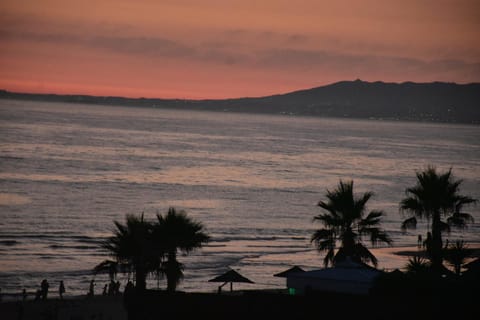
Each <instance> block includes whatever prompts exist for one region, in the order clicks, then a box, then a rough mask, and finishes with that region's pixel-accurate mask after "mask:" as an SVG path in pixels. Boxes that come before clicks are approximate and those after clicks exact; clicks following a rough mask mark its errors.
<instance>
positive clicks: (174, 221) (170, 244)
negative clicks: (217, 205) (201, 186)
mask: <svg viewBox="0 0 480 320" xmlns="http://www.w3.org/2000/svg"><path fill="white" fill-rule="evenodd" d="M157 218H158V223H157V224H155V225H154V239H155V242H156V243H157V244H158V245H159V246H160V247H161V248H162V250H163V252H165V254H166V258H167V261H165V262H164V263H163V272H164V273H165V275H166V277H167V291H169V292H174V291H175V289H176V288H177V285H178V283H180V280H181V279H182V278H183V265H182V264H181V263H180V262H178V261H177V253H178V251H181V252H183V253H185V254H187V253H190V252H191V251H193V250H195V249H197V248H201V247H202V245H203V244H204V243H206V242H208V241H209V239H210V237H209V236H208V235H207V234H206V233H205V231H204V227H203V225H202V224H201V223H199V222H196V221H194V220H192V219H190V218H189V217H187V215H186V213H185V212H184V211H180V212H177V211H176V210H175V208H170V209H169V210H168V213H167V214H166V215H165V216H162V215H159V214H157Z"/></svg>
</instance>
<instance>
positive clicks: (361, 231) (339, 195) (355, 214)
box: [312, 180, 392, 266]
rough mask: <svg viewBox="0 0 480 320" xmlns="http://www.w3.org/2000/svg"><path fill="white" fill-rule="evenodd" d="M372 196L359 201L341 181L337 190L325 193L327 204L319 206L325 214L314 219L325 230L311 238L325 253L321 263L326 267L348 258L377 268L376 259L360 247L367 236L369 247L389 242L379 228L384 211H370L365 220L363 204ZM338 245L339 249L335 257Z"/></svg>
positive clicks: (369, 193) (362, 197) (347, 183)
mask: <svg viewBox="0 0 480 320" xmlns="http://www.w3.org/2000/svg"><path fill="white" fill-rule="evenodd" d="M372 196H373V193H372V192H366V193H364V194H363V195H361V196H360V197H356V196H355V195H354V194H353V181H349V182H343V181H341V180H340V183H339V184H338V186H337V188H336V189H335V190H333V191H329V190H327V194H326V197H327V201H320V202H319V203H318V206H320V207H321V208H322V209H324V210H325V211H326V212H325V213H322V214H319V215H317V216H315V217H314V221H319V222H320V223H322V224H323V226H324V228H322V229H319V230H316V231H315V232H314V234H313V235H312V242H315V244H316V246H317V249H318V250H319V251H327V254H326V256H325V258H324V260H323V263H324V265H325V266H328V265H329V263H330V264H332V265H335V264H336V262H338V261H340V260H342V259H345V258H346V257H350V258H352V259H354V260H357V261H361V262H370V263H372V264H373V265H374V266H377V263H378V261H377V258H375V256H374V255H373V254H372V253H371V252H370V250H368V249H367V247H365V246H364V245H363V243H362V237H364V236H368V237H369V240H370V241H371V243H372V245H376V244H377V243H378V242H384V243H387V244H390V243H391V242H392V240H391V239H390V237H389V236H388V235H387V234H386V232H385V231H384V230H382V229H380V228H379V225H380V219H381V218H382V216H384V212H383V211H376V210H374V211H371V212H369V213H368V215H367V216H366V217H365V214H366V203H367V202H368V200H369V199H370V198H371V197H372ZM337 241H340V244H341V245H340V248H339V250H338V251H337V253H336V254H335V247H336V243H337Z"/></svg>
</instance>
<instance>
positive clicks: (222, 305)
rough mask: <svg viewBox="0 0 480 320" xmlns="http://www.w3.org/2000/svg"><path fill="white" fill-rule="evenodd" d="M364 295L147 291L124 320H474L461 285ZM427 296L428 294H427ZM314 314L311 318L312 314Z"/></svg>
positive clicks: (469, 296) (472, 303)
mask: <svg viewBox="0 0 480 320" xmlns="http://www.w3.org/2000/svg"><path fill="white" fill-rule="evenodd" d="M415 288H416V287H415V286H412V287H410V288H408V289H407V288H405V290H404V291H407V292H402V293H401V294H400V293H395V292H388V293H387V292H382V291H377V293H372V295H369V296H354V295H340V294H332V293H312V294H310V295H307V296H290V295H286V294H279V293H268V292H267V293H266V292H256V291H252V292H245V293H244V294H242V295H237V296H235V295H216V294H182V293H177V294H170V295H169V294H166V293H159V292H154V291H147V292H146V293H145V294H144V295H142V296H141V297H138V298H136V299H133V300H131V301H130V302H129V303H128V304H127V310H128V314H129V319H179V318H184V319H185V318H198V319H312V318H316V317H317V316H318V317H319V318H324V319H325V318H330V319H446V318H451V319H478V317H479V316H480V313H479V312H478V306H477V305H476V303H477V299H476V296H477V295H476V294H475V293H476V292H475V291H474V290H472V291H464V289H465V287H463V286H462V285H458V284H457V285H453V284H445V286H443V287H442V288H441V290H438V289H439V288H438V287H437V284H435V285H434V287H432V288H429V289H427V291H423V292H416V291H415ZM427 292H428V293H427ZM314 315H317V316H314Z"/></svg>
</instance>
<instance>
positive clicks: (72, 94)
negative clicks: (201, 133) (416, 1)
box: [0, 78, 480, 102]
mask: <svg viewBox="0 0 480 320" xmlns="http://www.w3.org/2000/svg"><path fill="white" fill-rule="evenodd" d="M344 82H352V83H355V82H363V83H368V84H374V83H383V84H396V85H402V84H407V83H408V84H435V83H437V84H438V83H443V84H454V85H474V84H480V82H465V83H462V82H454V81H452V82H447V81H429V82H415V81H408V80H407V81H402V82H394V81H390V82H387V81H382V80H375V81H366V80H361V79H359V78H357V79H355V80H340V81H336V82H331V83H328V84H325V85H320V86H315V87H309V88H304V89H296V90H295V89H294V90H292V91H287V92H283V93H274V94H270V95H260V96H240V97H230V98H161V97H146V96H140V97H138V96H137V97H133V96H114V95H93V94H85V93H54V92H43V93H41V92H31V91H30V92H24V91H10V90H7V89H3V88H0V92H6V93H11V94H25V95H44V96H48V95H51V96H59V97H75V96H79V97H92V98H120V99H133V100H142V99H146V100H147V99H148V100H178V101H199V102H200V101H224V100H239V99H262V98H267V97H273V96H282V95H287V94H292V93H297V92H302V91H308V90H314V89H318V88H324V87H328V86H333V85H336V84H340V83H344Z"/></svg>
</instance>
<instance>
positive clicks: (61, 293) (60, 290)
mask: <svg viewBox="0 0 480 320" xmlns="http://www.w3.org/2000/svg"><path fill="white" fill-rule="evenodd" d="M64 293H65V285H64V284H63V280H61V281H60V285H59V286H58V295H59V296H60V299H61V300H63V294H64Z"/></svg>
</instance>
